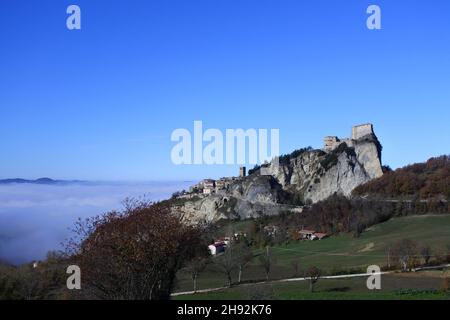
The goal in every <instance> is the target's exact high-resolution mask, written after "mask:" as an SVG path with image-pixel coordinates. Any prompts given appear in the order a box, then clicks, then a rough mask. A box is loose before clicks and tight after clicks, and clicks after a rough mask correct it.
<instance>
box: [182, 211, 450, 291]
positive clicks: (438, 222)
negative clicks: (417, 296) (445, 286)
mask: <svg viewBox="0 0 450 320" xmlns="http://www.w3.org/2000/svg"><path fill="white" fill-rule="evenodd" d="M403 238H410V239H414V240H416V241H418V242H420V243H422V244H428V245H430V246H431V247H432V250H433V254H437V253H441V252H443V251H444V249H445V248H446V246H447V245H449V244H450V215H426V216H409V217H403V218H396V219H392V220H390V221H388V222H385V223H382V224H379V225H376V226H374V227H372V228H370V229H368V230H366V231H365V232H364V233H363V234H362V235H361V237H360V238H357V239H355V238H353V237H352V236H351V235H348V234H345V235H339V236H335V237H331V238H328V239H324V240H321V241H314V242H310V241H306V242H295V243H291V244H288V245H283V246H277V247H273V248H272V250H273V252H274V254H275V256H276V260H277V263H276V266H275V267H274V269H273V272H272V278H274V279H281V278H289V277H292V276H294V271H293V268H292V266H291V263H292V261H294V260H298V261H299V264H300V268H301V269H305V268H307V267H309V266H313V265H314V266H317V267H319V268H321V269H323V270H325V271H327V272H333V271H337V270H348V269H357V268H365V267H367V266H368V265H371V264H378V265H385V264H386V254H385V248H386V247H387V246H388V245H389V244H391V243H393V242H395V241H397V240H399V239H403ZM258 253H259V250H256V251H255V254H258ZM257 260H258V259H254V261H253V263H252V264H251V265H250V266H249V267H248V268H247V270H246V271H245V273H244V279H243V280H244V281H245V280H260V279H263V278H264V273H263V270H262V268H261V267H260V266H259V265H258V261H257ZM178 278H179V286H178V288H177V290H176V291H188V290H191V289H192V285H191V281H190V278H189V275H188V274H184V273H183V272H180V273H179V277H178ZM225 283H226V281H225V278H224V276H223V275H222V274H220V273H217V272H215V270H214V268H213V267H210V268H209V269H208V270H206V271H205V272H204V273H203V274H201V275H200V278H199V286H200V288H211V287H221V286H223V285H224V284H225ZM210 295H213V294H210Z"/></svg>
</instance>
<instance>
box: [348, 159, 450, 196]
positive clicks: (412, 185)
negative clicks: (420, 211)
mask: <svg viewBox="0 0 450 320" xmlns="http://www.w3.org/2000/svg"><path fill="white" fill-rule="evenodd" d="M353 194H355V195H377V196H383V197H386V198H395V197H419V198H421V199H429V198H436V197H445V198H447V199H449V198H450V156H441V157H437V158H431V159H429V160H428V161H427V162H425V163H416V164H413V165H409V166H406V167H404V168H401V169H397V170H395V171H391V172H386V173H385V174H384V175H383V176H382V177H380V178H378V179H375V180H373V181H370V182H368V183H366V184H364V185H361V186H359V187H358V188H356V189H355V190H354V191H353Z"/></svg>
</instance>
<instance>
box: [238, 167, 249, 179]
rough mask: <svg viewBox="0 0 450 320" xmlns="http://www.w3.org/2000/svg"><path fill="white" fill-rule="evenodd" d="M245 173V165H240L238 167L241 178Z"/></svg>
mask: <svg viewBox="0 0 450 320" xmlns="http://www.w3.org/2000/svg"><path fill="white" fill-rule="evenodd" d="M246 174H247V169H246V168H245V167H240V168H239V177H240V178H243V177H245V175H246Z"/></svg>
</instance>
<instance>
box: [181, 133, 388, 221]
mask: <svg viewBox="0 0 450 320" xmlns="http://www.w3.org/2000/svg"><path fill="white" fill-rule="evenodd" d="M327 151H328V152H325V151H323V150H312V149H305V150H301V151H298V152H294V153H293V154H291V155H289V156H284V157H281V158H279V159H278V160H279V161H278V164H277V161H272V162H271V163H270V164H268V165H265V166H263V169H264V171H262V170H261V168H259V169H257V170H255V171H254V172H252V174H251V175H249V176H247V177H245V178H242V179H239V180H237V181H235V182H234V183H232V184H231V185H229V186H228V187H227V188H226V189H225V190H220V191H217V192H216V193H214V194H212V195H208V196H202V197H201V199H197V200H195V201H187V202H186V203H185V204H184V205H183V206H181V207H179V208H178V209H177V210H178V212H179V214H181V215H182V217H183V219H184V220H185V221H188V222H192V223H198V222H203V221H205V222H215V221H218V220H221V219H246V218H254V217H259V216H262V215H276V214H280V213H281V212H283V211H293V210H299V207H300V206H302V205H303V204H306V203H315V202H318V201H321V200H324V199H326V198H328V197H330V196H331V195H333V194H335V193H337V194H341V195H344V196H350V195H351V192H352V191H353V189H355V188H356V187H357V186H359V185H361V184H364V183H366V182H368V181H370V180H372V179H375V178H378V177H380V176H381V175H383V171H382V166H381V144H380V143H379V141H378V139H377V137H376V136H375V134H374V133H369V134H368V135H365V136H363V137H359V138H358V139H357V140H354V139H346V140H344V141H342V143H340V144H339V145H338V146H336V148H334V149H332V150H327ZM262 173H263V174H264V175H262Z"/></svg>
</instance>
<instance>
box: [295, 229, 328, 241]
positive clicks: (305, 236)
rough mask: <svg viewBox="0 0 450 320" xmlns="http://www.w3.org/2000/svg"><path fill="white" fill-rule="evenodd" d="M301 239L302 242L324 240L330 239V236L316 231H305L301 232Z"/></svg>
mask: <svg viewBox="0 0 450 320" xmlns="http://www.w3.org/2000/svg"><path fill="white" fill-rule="evenodd" d="M298 233H299V235H300V239H302V240H322V239H323V238H326V237H328V234H326V233H321V232H316V231H314V230H308V229H303V230H300V231H299V232H298Z"/></svg>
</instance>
